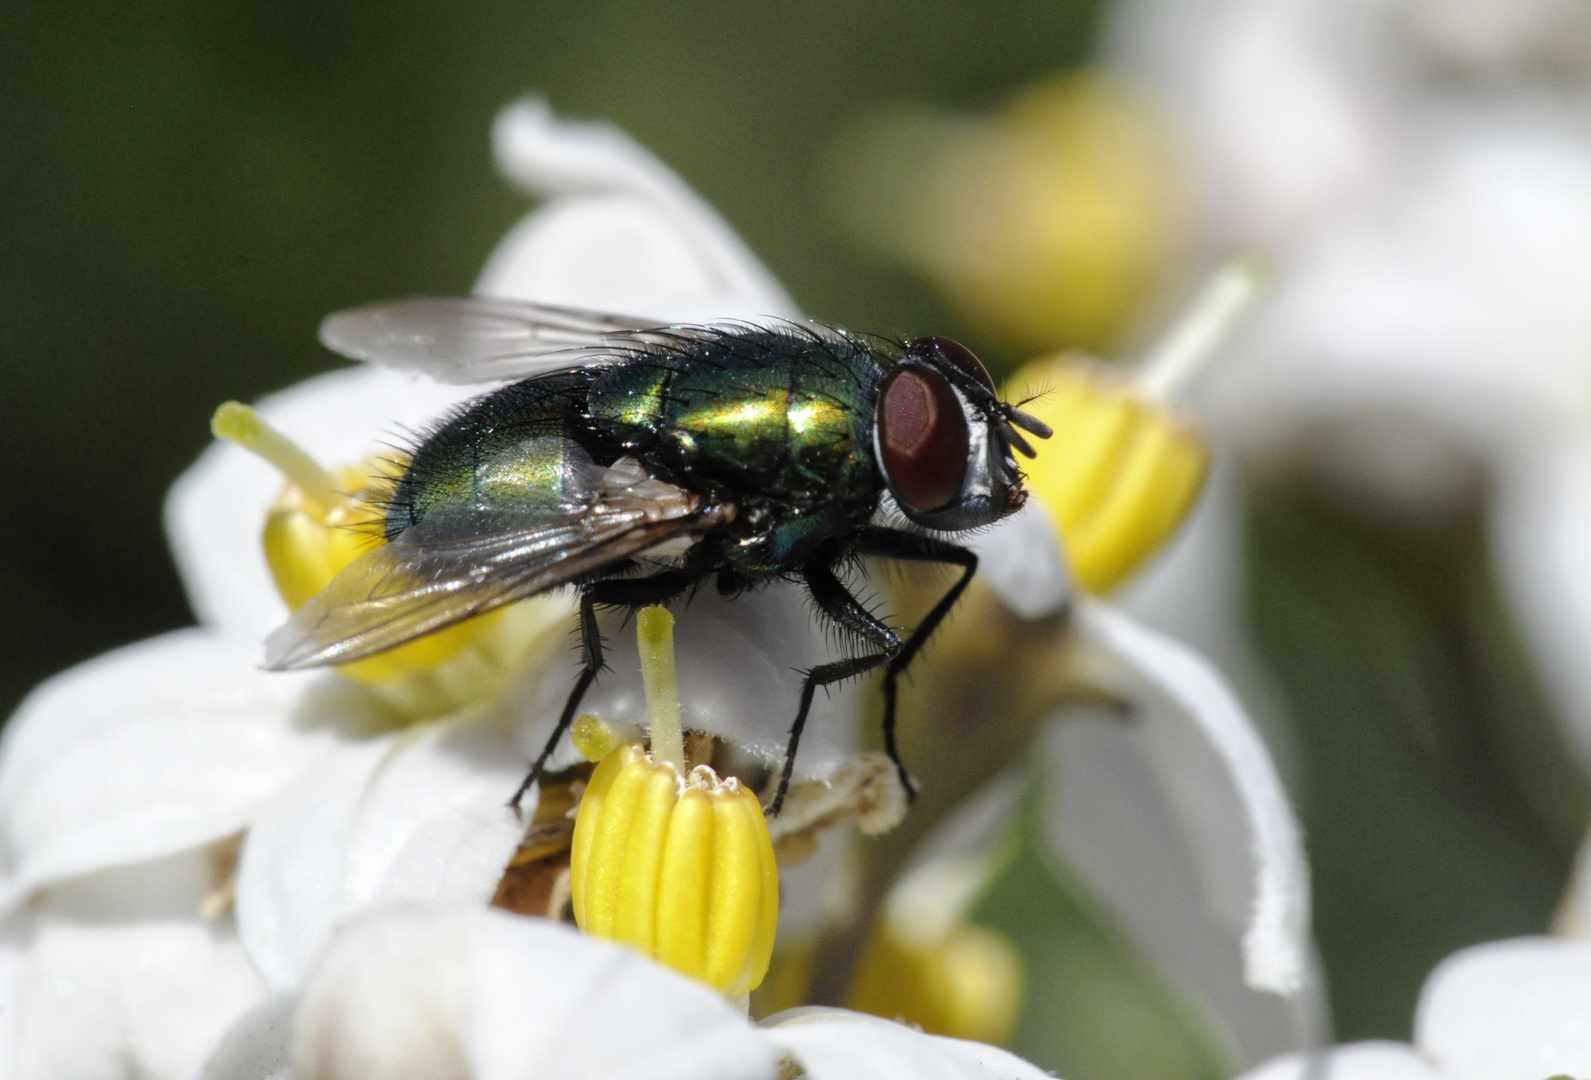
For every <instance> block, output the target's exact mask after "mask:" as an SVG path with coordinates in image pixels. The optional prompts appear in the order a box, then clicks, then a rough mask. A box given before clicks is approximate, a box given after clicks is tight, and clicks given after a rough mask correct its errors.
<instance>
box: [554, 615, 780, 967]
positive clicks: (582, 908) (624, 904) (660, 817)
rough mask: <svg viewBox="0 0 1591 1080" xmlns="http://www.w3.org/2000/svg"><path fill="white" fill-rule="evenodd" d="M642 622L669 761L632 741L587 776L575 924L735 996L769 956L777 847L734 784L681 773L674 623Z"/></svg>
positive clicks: (661, 618)
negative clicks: (672, 757) (775, 849)
mask: <svg viewBox="0 0 1591 1080" xmlns="http://www.w3.org/2000/svg"><path fill="white" fill-rule="evenodd" d="M638 622H639V625H638V627H637V634H638V637H639V641H640V649H641V664H642V677H643V680H644V682H645V684H646V692H647V713H648V726H649V728H650V733H651V738H652V742H653V745H654V747H656V746H659V745H662V746H665V747H667V748H668V749H666V750H664V751H663V753H666V754H673V755H677V758H676V759H673V760H662V759H659V758H656V757H654V755H653V754H648V753H647V752H646V750H645V749H644V748H643V747H642V746H641V744H640V743H633V744H631V745H628V746H622V747H619V748H618V749H617V750H614V751H613V752H612V753H610V754H608V756H607V757H605V758H604V759H603V761H602V764H600V765H598V766H597V769H596V771H595V772H594V773H592V775H591V781H590V783H589V784H588V785H587V787H586V791H585V795H584V796H583V797H582V798H581V801H580V811H579V815H578V816H577V817H576V819H575V835H574V847H573V850H572V851H571V853H570V860H571V861H570V882H569V884H570V891H571V907H572V908H573V910H574V916H575V922H577V923H578V924H579V925H580V928H581V929H582V930H584V931H585V932H586V933H588V934H591V935H593V936H596V937H603V938H608V939H610V940H613V941H618V942H622V943H624V944H626V945H630V946H632V947H633V948H635V949H638V950H640V951H641V952H643V953H645V954H646V955H648V956H651V957H653V958H655V959H656V960H658V961H660V962H662V963H664V964H667V965H668V966H669V967H672V968H674V969H675V970H676V971H680V972H683V973H685V974H687V975H690V976H692V977H694V978H696V979H699V980H700V981H702V982H704V983H706V984H707V985H709V986H712V987H714V988H715V989H717V990H719V991H721V992H722V993H724V994H726V995H727V996H729V997H740V996H742V995H744V994H747V993H750V992H751V990H752V989H753V988H755V987H756V986H757V984H758V983H760V982H762V978H763V976H764V975H765V974H767V971H768V961H769V958H770V957H771V956H772V954H773V939H774V931H775V929H776V927H777V925H778V921H779V871H778V867H777V865H776V863H775V862H774V856H773V841H772V840H771V839H770V838H769V835H768V823H767V821H766V820H765V819H764V818H763V814H762V804H761V803H760V802H758V801H757V797H756V795H754V794H753V793H752V792H751V791H749V790H747V789H746V788H744V787H742V786H741V785H740V782H739V781H738V780H737V779H735V778H734V777H728V778H727V779H722V780H721V779H719V777H718V775H717V774H716V773H714V772H713V770H712V769H711V768H710V767H709V766H706V765H698V766H696V767H695V768H694V769H691V770H690V771H689V772H685V771H684V760H685V754H684V744H683V738H682V734H681V731H680V727H679V698H678V693H677V690H676V689H675V686H676V684H675V671H674V645H673V631H672V626H673V620H672V618H670V617H669V616H668V613H667V612H665V611H662V610H661V609H657V608H652V609H648V610H646V611H643V612H642V613H641V617H640V619H639V621H638ZM592 719H593V720H595V718H592ZM598 724H600V722H595V723H593V724H590V725H588V734H589V730H590V729H597V726H598ZM599 730H600V729H599Z"/></svg>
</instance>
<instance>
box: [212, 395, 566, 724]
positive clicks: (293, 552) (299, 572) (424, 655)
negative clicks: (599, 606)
mask: <svg viewBox="0 0 1591 1080" xmlns="http://www.w3.org/2000/svg"><path fill="white" fill-rule="evenodd" d="M210 427H211V430H212V432H214V434H215V435H216V437H217V438H222V439H227V440H229V441H232V442H235V443H237V444H238V445H240V446H242V447H243V448H244V449H246V450H249V451H251V452H253V453H255V454H258V455H259V456H260V457H262V458H264V459H265V460H266V461H267V462H269V463H270V464H272V465H274V466H276V467H277V468H278V469H279V470H281V472H282V473H283V474H284V475H285V476H286V477H287V484H286V486H284V487H283V489H282V492H281V494H280V495H279V496H278V497H277V500H276V503H275V504H274V505H273V506H272V507H271V509H270V511H269V512H268V513H267V514H266V519H265V528H264V532H263V535H262V537H261V539H262V541H263V544H264V548H265V561H266V564H267V565H268V566H269V567H270V570H271V576H272V578H273V579H274V580H275V582H276V589H277V592H279V593H280V594H281V596H282V599H283V600H284V601H286V603H287V605H288V607H290V608H295V609H296V608H298V607H299V606H300V605H302V604H303V603H304V602H305V601H307V600H308V599H309V598H310V597H312V596H314V595H315V594H316V593H318V592H320V590H321V589H323V588H325V587H326V586H327V585H328V584H329V583H330V582H331V579H332V578H333V577H335V576H336V575H337V573H338V572H339V571H341V570H342V569H343V568H344V567H345V566H347V565H348V564H349V563H351V562H353V561H354V560H355V559H356V558H358V557H359V556H360V555H362V554H364V553H365V552H366V551H369V550H370V549H371V548H372V547H374V546H376V545H378V544H381V543H383V542H385V538H384V536H383V535H382V519H383V512H382V509H381V500H382V499H383V498H384V497H385V496H386V494H387V492H388V491H389V490H390V489H391V485H392V482H393V481H394V480H395V479H396V473H397V470H398V469H399V468H400V467H401V466H400V465H399V463H396V462H393V461H391V460H386V459H371V460H368V461H366V462H364V463H363V464H362V465H361V466H360V467H358V468H342V469H338V470H336V471H335V472H329V471H328V470H326V469H325V468H323V467H322V466H321V465H320V464H319V463H318V462H316V461H315V459H314V458H313V457H311V456H310V455H309V454H308V453H307V452H306V451H304V450H303V449H302V448H301V447H299V446H298V445H297V444H295V443H293V442H292V441H291V440H290V439H288V438H287V437H286V436H285V435H283V434H282V433H281V432H279V431H276V430H275V429H274V428H272V427H271V426H270V425H269V424H267V423H266V422H265V421H264V419H263V418H261V416H260V415H259V413H257V412H256V411H255V410H253V409H251V408H250V407H248V406H247V405H242V404H240V403H238V402H235V401H229V402H226V403H225V404H223V405H222V406H221V407H220V408H218V409H216V411H215V415H214V416H213V417H212V418H211V421H210ZM564 606H565V605H563V604H561V602H560V601H559V600H557V599H555V598H539V599H537V600H532V601H527V602H524V603H521V604H518V605H515V606H513V607H509V608H500V609H498V610H497V611H494V612H491V613H489V614H487V615H484V616H481V617H480V618H477V619H472V620H470V621H468V622H464V623H459V624H457V625H455V626H450V627H448V628H447V629H445V630H441V631H438V632H437V633H435V634H430V635H427V636H426V637H423V638H420V639H418V640H416V641H411V642H409V643H408V644H406V645H402V646H399V647H398V648H396V649H392V650H390V651H388V652H384V653H381V654H379V655H376V656H372V657H370V658H368V659H365V660H359V661H355V662H354V663H351V664H343V665H340V666H339V667H338V668H337V670H338V672H339V673H341V674H342V675H344V676H346V677H348V678H350V679H353V680H354V681H355V682H359V683H362V684H364V685H366V686H369V687H370V688H372V689H373V690H375V691H377V692H378V693H379V694H381V696H382V697H384V698H386V699H387V700H389V701H391V702H392V703H393V704H395V705H397V706H398V707H399V708H400V709H402V710H403V711H404V712H405V713H406V714H409V715H414V716H434V715H438V714H441V713H444V712H449V711H451V710H453V709H456V708H458V707H460V706H461V705H464V704H467V703H468V702H470V701H473V700H476V699H479V698H481V697H484V696H487V695H489V694H490V693H492V692H493V691H494V690H495V689H496V688H497V687H499V686H500V685H502V682H503V680H504V679H506V678H507V676H508V675H509V674H510V673H512V672H513V671H514V670H516V669H517V668H519V667H520V666H521V661H522V660H523V658H524V656H525V655H526V653H527V651H528V650H529V648H530V647H531V646H532V645H533V644H534V643H535V642H537V641H538V640H539V639H540V637H541V635H542V634H543V633H544V632H545V631H546V630H548V629H550V627H551V625H552V624H553V623H555V622H557V621H559V620H560V619H561V618H562V615H563V614H564V612H563V607H564Z"/></svg>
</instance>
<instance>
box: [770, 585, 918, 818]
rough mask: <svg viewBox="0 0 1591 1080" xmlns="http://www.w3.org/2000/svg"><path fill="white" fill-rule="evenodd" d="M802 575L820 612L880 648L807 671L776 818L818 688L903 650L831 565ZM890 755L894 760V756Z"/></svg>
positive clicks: (896, 637) (792, 727)
mask: <svg viewBox="0 0 1591 1080" xmlns="http://www.w3.org/2000/svg"><path fill="white" fill-rule="evenodd" d="M801 575H802V577H803V578H804V579H805V580H806V586H807V591H808V592H809V593H811V594H812V600H813V602H814V603H816V604H817V606H818V608H819V610H821V611H822V612H823V613H824V614H825V615H827V616H828V617H829V618H831V619H833V620H834V621H835V622H837V623H839V624H840V625H841V626H843V627H844V628H845V629H847V630H850V631H851V632H852V633H854V634H856V635H857V636H858V637H860V638H862V639H863V640H864V641H867V642H870V643H871V644H874V645H877V646H878V648H879V651H878V652H875V653H869V654H868V655H866V656H856V657H852V658H851V659H849V660H835V661H833V662H832V663H828V664H819V665H818V666H817V667H815V668H813V669H812V670H811V671H809V672H807V673H806V677H805V678H803V679H802V680H801V704H800V706H799V707H798V708H797V710H796V718H795V723H793V724H791V725H790V742H789V743H788V744H787V745H786V746H785V751H784V771H783V772H781V773H780V774H779V788H778V790H777V791H775V792H774V796H773V802H772V803H770V804H769V805H768V813H769V814H770V815H773V816H777V815H778V813H779V810H780V808H781V807H783V806H784V797H785V793H786V792H787V791H789V790H790V774H791V773H792V772H793V771H794V769H795V756H796V748H797V747H798V746H799V745H800V744H801V731H802V729H804V728H805V727H806V725H807V714H808V713H809V712H811V710H812V696H813V695H814V694H815V693H817V690H818V687H820V686H829V685H831V684H833V683H837V682H842V681H844V680H846V679H849V678H851V677H852V676H855V675H861V674H863V673H864V672H868V671H872V670H873V669H874V668H876V667H878V666H879V665H880V664H885V663H888V662H889V660H890V658H891V657H893V656H894V655H895V654H896V653H898V652H899V651H900V648H901V641H900V635H899V634H897V633H895V631H893V630H891V629H890V628H889V627H888V626H885V625H884V624H883V623H881V622H879V621H878V619H876V618H874V617H873V614H872V613H871V612H870V611H868V610H867V609H866V608H865V607H863V606H862V605H861V603H860V602H859V601H858V600H857V599H856V597H854V596H852V595H851V593H850V590H848V589H847V588H846V587H845V585H844V583H842V582H841V581H840V579H839V578H838V577H836V576H835V573H834V567H833V566H832V565H831V564H830V563H828V562H826V561H814V562H811V563H808V564H807V565H806V566H805V567H804V568H803V569H802V571H801ZM891 756H892V757H893V753H892V754H891ZM894 760H895V765H896V768H900V759H899V758H895V759H894ZM900 772H901V779H902V781H903V782H905V784H906V790H907V791H908V792H909V791H911V781H910V780H907V779H906V770H905V769H903V768H901V769H900Z"/></svg>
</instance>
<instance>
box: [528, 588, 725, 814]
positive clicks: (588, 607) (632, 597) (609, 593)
mask: <svg viewBox="0 0 1591 1080" xmlns="http://www.w3.org/2000/svg"><path fill="white" fill-rule="evenodd" d="M700 579H701V575H700V574H696V573H692V572H691V571H688V570H666V571H664V572H663V573H661V574H653V575H652V576H651V577H644V578H633V579H632V578H612V579H609V580H607V581H598V582H594V583H592V584H590V585H587V586H585V587H584V588H583V589H582V590H581V591H580V653H581V657H582V659H583V661H584V667H583V668H582V670H581V672H580V677H579V678H577V679H576V680H575V685H574V689H573V690H571V691H569V698H568V700H567V701H565V702H564V706H563V713H562V714H560V715H559V717H558V725H557V727H555V728H553V729H552V735H551V736H550V737H549V738H548V739H547V745H546V746H544V747H542V751H541V754H540V755H539V756H537V758H536V763H535V764H534V765H532V766H531V767H530V772H529V773H528V774H526V776H525V779H524V781H523V782H522V783H521V784H520V785H519V789H518V790H517V791H515V792H514V797H513V798H512V799H509V800H508V805H509V806H510V807H512V808H513V811H514V813H516V814H517V813H519V804H520V802H521V801H522V800H523V799H524V798H525V792H527V791H529V790H530V785H532V784H534V783H535V782H536V781H537V780H539V779H540V778H541V770H542V769H543V768H544V767H545V766H546V764H547V759H548V758H550V757H552V752H553V751H554V750H555V749H557V747H558V740H559V739H562V738H563V737H564V734H565V733H566V732H568V730H569V729H570V727H572V726H573V725H574V722H575V711H576V710H577V709H579V708H580V701H581V699H582V698H584V697H585V696H586V691H587V690H589V689H591V684H592V683H594V682H596V681H597V674H598V673H599V672H600V671H601V670H602V632H601V631H600V630H599V629H598V628H597V611H596V608H597V605H598V604H601V605H603V606H605V607H643V606H645V605H648V604H661V603H665V602H667V601H669V600H672V599H674V598H675V597H676V596H678V595H679V594H680V593H682V592H684V591H685V590H687V589H689V588H690V587H691V586H692V585H694V584H696V582H697V581H699V580H700Z"/></svg>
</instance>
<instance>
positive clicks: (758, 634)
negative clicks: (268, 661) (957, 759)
mask: <svg viewBox="0 0 1591 1080" xmlns="http://www.w3.org/2000/svg"><path fill="white" fill-rule="evenodd" d="M674 612H675V619H676V622H675V627H674V653H675V660H676V663H677V665H678V670H679V689H680V704H681V719H682V722H683V723H684V725H685V726H686V727H687V728H690V729H694V730H697V731H706V732H711V733H712V734H715V735H719V736H721V737H723V738H725V739H728V740H730V741H733V742H735V743H737V744H739V745H740V746H742V747H744V748H746V749H748V750H751V751H753V752H755V753H757V754H760V755H762V756H763V757H764V758H766V759H767V760H768V761H770V762H776V763H777V762H783V760H784V752H785V745H786V743H787V741H788V739H789V733H790V724H791V722H792V721H793V720H794V719H795V714H796V707H797V705H798V704H799V699H800V696H801V672H802V671H803V670H805V669H808V668H811V667H814V666H816V665H818V664H820V663H823V662H825V661H827V660H832V659H835V658H836V656H837V655H839V654H837V653H836V652H835V651H834V650H833V649H832V648H831V646H830V642H829V641H828V640H827V639H826V638H825V636H824V633H823V630H822V628H821V627H820V626H819V625H818V624H817V622H816V621H815V619H814V617H813V615H812V612H811V609H810V608H809V606H808V601H807V599H806V596H805V591H804V589H803V588H802V587H801V586H799V585H794V584H789V583H784V582H775V583H773V584H771V585H769V586H768V587H766V588H764V589H760V590H758V591H756V592H748V593H744V594H742V595H740V596H738V597H735V598H734V599H724V598H723V597H720V596H719V595H718V594H717V592H716V591H714V590H712V589H710V588H706V589H703V590H701V591H700V592H698V593H697V594H696V596H695V597H693V598H692V599H691V601H690V603H689V605H688V606H685V607H676V608H675V609H674ZM602 628H603V636H604V638H605V639H606V642H607V649H608V653H607V657H608V667H609V669H610V670H607V671H604V672H603V673H602V674H601V675H600V676H599V677H598V679H597V682H596V684H595V685H594V686H593V687H592V688H591V691H590V692H589V693H588V694H587V695H586V697H585V700H584V702H583V703H582V704H581V706H580V710H581V711H582V712H588V713H594V714H596V715H598V716H601V717H603V718H604V719H608V720H624V721H628V722H630V723H633V724H637V725H640V726H642V727H644V726H645V724H646V697H645V693H644V688H643V686H642V684H641V667H640V658H639V656H638V654H637V652H636V644H635V626H634V624H633V622H630V623H627V622H626V620H625V619H624V617H623V616H622V614H620V613H608V614H606V615H604V616H603V617H602ZM576 660H577V658H576V656H575V654H574V652H573V651H572V650H571V652H570V653H569V657H568V660H567V661H566V665H567V666H564V665H559V664H557V663H554V664H552V665H550V670H549V672H548V674H547V675H546V677H544V678H541V679H539V680H536V681H535V682H534V683H533V685H531V686H530V687H528V688H527V692H526V694H525V696H524V698H523V699H522V700H520V701H505V703H504V704H503V705H502V706H501V708H502V709H503V710H504V711H506V712H509V713H512V714H514V715H518V716H524V717H529V718H534V719H533V721H532V722H530V723H527V724H526V725H525V727H524V730H523V732H522V735H521V740H522V741H521V748H522V752H523V755H524V756H523V757H522V758H521V760H529V759H533V758H534V757H535V755H536V754H537V753H539V752H540V750H541V747H542V744H543V742H544V741H545V739H546V738H547V736H548V734H550V733H551V731H552V728H553V724H554V722H555V720H556V718H557V717H558V715H559V714H560V713H561V712H562V710H563V704H564V699H565V697H567V695H568V693H569V688H570V687H571V686H573V685H574V680H575V676H576V674H577V673H578V670H579V669H578V667H577V664H576ZM860 699H861V688H860V687H859V685H858V684H857V683H856V682H855V681H852V682H850V683H847V684H845V685H843V686H840V687H835V688H832V692H830V693H822V692H820V693H818V694H817V696H816V697H814V698H813V701H812V710H811V714H810V715H809V717H808V721H807V726H806V731H805V733H804V734H803V735H802V738H801V747H800V752H799V753H798V754H797V755H796V770H797V772H798V773H799V774H800V775H802V776H813V777H823V776H827V775H828V774H829V773H830V772H832V771H833V770H834V769H835V768H836V767H837V766H838V765H839V764H840V762H841V761H843V760H844V758H845V755H846V754H847V753H848V752H849V750H850V748H851V747H852V746H853V745H854V740H855V726H856V715H857V709H858V706H859V703H860ZM575 760H576V758H575V755H574V751H573V749H572V748H571V747H570V746H569V744H568V741H567V740H565V741H564V743H563V746H562V750H561V752H560V754H559V755H558V756H557V757H556V758H554V761H555V762H556V763H573V762H574V761H575Z"/></svg>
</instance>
